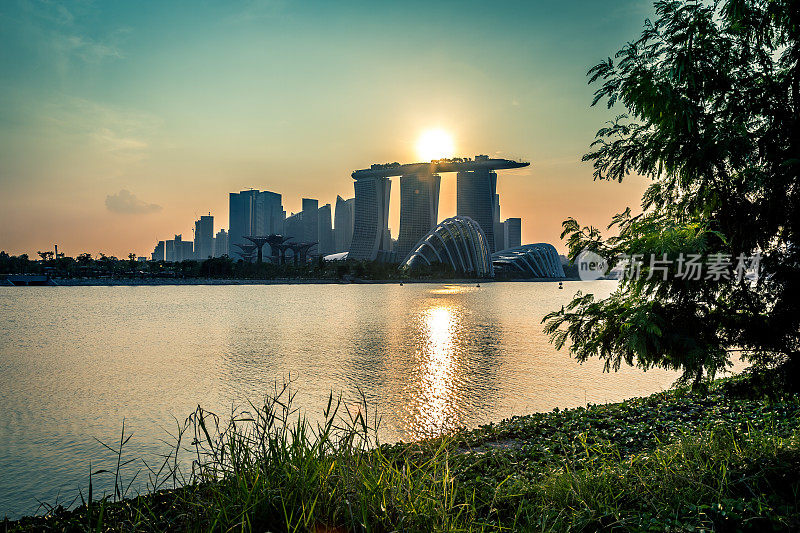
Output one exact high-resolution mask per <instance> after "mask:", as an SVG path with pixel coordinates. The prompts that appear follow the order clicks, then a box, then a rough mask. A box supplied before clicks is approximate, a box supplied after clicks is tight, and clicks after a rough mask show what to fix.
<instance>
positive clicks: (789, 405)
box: [5, 385, 800, 532]
mask: <svg viewBox="0 0 800 533" xmlns="http://www.w3.org/2000/svg"><path fill="white" fill-rule="evenodd" d="M712 396H713V395H712ZM648 402H655V403H657V404H658V405H659V406H660V407H661V408H663V413H664V414H663V417H665V418H669V417H672V419H671V422H670V420H667V421H665V427H667V428H671V429H670V430H669V431H665V432H662V433H658V434H644V431H643V430H642V427H645V426H642V427H640V426H636V425H635V424H634V422H635V419H636V416H639V415H642V416H645V415H646V414H647V413H648V412H649V411H652V410H653V407H652V405H654V404H650V403H648ZM709 402H711V403H709ZM714 402H717V403H714ZM294 403H295V402H294V393H293V392H292V391H291V390H290V388H289V387H288V385H283V386H282V387H277V388H276V389H275V390H274V391H273V394H271V395H269V396H268V397H267V398H266V399H265V400H264V401H263V402H261V403H259V404H258V405H255V404H250V405H248V406H247V408H246V409H242V410H238V411H234V412H232V413H230V414H228V415H227V416H225V417H222V416H219V415H217V414H215V413H211V412H208V411H206V410H204V409H202V408H200V407H198V409H197V410H196V411H195V412H194V413H192V415H191V416H189V417H188V418H187V419H186V420H185V421H183V422H181V423H180V424H177V425H176V432H175V434H174V435H173V436H172V438H173V439H174V440H173V447H172V451H171V452H169V453H167V454H166V455H164V456H163V457H162V461H161V463H160V464H159V465H158V467H157V468H155V467H150V466H147V467H146V468H144V469H143V472H144V476H143V478H146V486H147V490H146V491H144V493H143V494H141V495H138V494H137V495H135V496H133V497H130V494H129V492H130V490H131V487H132V486H133V484H134V481H135V480H136V479H137V478H136V477H135V476H133V477H132V479H128V480H123V476H122V474H121V469H122V468H123V467H124V466H125V464H126V461H130V460H129V459H125V457H124V446H125V444H126V443H127V441H128V439H129V438H130V436H129V435H127V436H126V434H125V430H124V426H123V431H122V433H121V436H120V439H119V441H118V442H117V443H115V445H114V446H109V447H108V448H109V449H110V450H111V451H113V452H114V453H115V457H116V465H115V468H116V471H115V472H114V471H113V468H112V470H111V472H112V473H113V474H114V479H115V482H114V490H113V494H111V495H107V496H104V497H102V498H99V499H97V498H96V497H95V495H94V494H93V489H92V483H91V476H90V483H89V492H88V494H87V495H86V499H85V500H83V501H82V502H81V505H79V506H78V507H77V508H75V509H73V510H67V509H63V508H50V509H47V512H46V514H45V516H39V517H29V518H25V519H22V520H20V521H17V522H6V523H5V529H6V530H7V531H34V530H35V531H40V530H50V531H176V530H187V531H314V532H322V531H326V532H333V531H337V532H338V531H359V532H360V531H404V532H405V531H407V532H412V531H596V530H604V529H614V530H620V531H671V530H672V531H683V530H686V531H689V530H693V531H703V530H705V531H745V530H751V531H763V530H786V531H791V530H797V529H800V511H798V509H799V507H798V503H799V502H800V432H799V431H800V420H798V418H800V417H798V413H800V403H799V402H798V399H797V398H795V397H791V398H784V399H783V400H781V401H780V402H770V401H766V400H764V399H763V398H762V399H731V398H728V397H727V396H726V395H725V393H723V392H719V393H718V394H717V396H713V398H712V400H708V398H700V397H697V398H695V397H692V396H690V395H687V394H686V393H685V391H684V392H682V391H672V392H670V393H666V394H661V395H654V396H653V397H650V398H649V399H643V400H642V401H640V402H638V403H637V402H636V401H633V402H631V403H627V404H626V403H623V404H618V405H617V406H592V407H590V408H587V409H579V410H568V411H561V412H553V413H549V414H543V415H535V416H532V417H527V418H524V419H514V420H510V421H506V422H504V423H502V424H500V425H498V426H492V427H484V428H481V429H479V430H477V431H473V432H464V431H462V432H456V433H454V434H452V435H445V436H442V437H439V438H435V439H430V440H426V441H422V442H416V443H400V444H394V445H383V444H382V443H381V442H379V440H378V429H379V426H380V420H379V418H378V417H377V415H376V413H375V412H374V411H372V410H370V409H369V406H368V404H367V402H366V401H365V400H364V398H363V397H362V398H361V402H360V403H359V404H357V405H355V406H352V405H351V404H349V403H345V402H343V401H342V399H341V397H336V396H334V395H333V394H331V395H330V396H329V398H328V402H327V405H326V406H325V408H324V410H323V417H322V419H321V421H320V422H318V423H312V422H310V421H309V420H308V419H307V418H306V417H304V416H303V414H302V413H301V412H300V411H299V410H298V409H296V408H295V406H294ZM697 406H702V407H703V412H713V413H718V414H719V416H716V415H715V416H714V417H713V418H707V419H703V418H700V417H699V416H698V415H696V414H692V413H695V411H692V410H691V409H693V408H696V407H697ZM720 406H721V407H722V408H720ZM687 412H688V413H690V414H691V416H687ZM698 412H699V410H698ZM637 413H638V414H637ZM634 415H635V416H634ZM673 422H674V423H673ZM626 425H628V426H631V425H632V426H631V427H633V429H632V430H631V431H628V432H627V433H626V432H625V431H623V429H625V427H626ZM650 426H651V427H655V426H654V425H653V424H650ZM565 428H566V429H565ZM597 428H601V429H602V431H600V432H598V431H596V429H597ZM631 439H634V440H635V442H630V441H631ZM498 444H502V446H500V445H498ZM101 472H102V471H96V472H93V475H97V474H100V473H101ZM81 497H82V498H83V495H82V496H81Z"/></svg>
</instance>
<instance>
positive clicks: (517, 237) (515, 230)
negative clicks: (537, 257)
mask: <svg viewBox="0 0 800 533" xmlns="http://www.w3.org/2000/svg"><path fill="white" fill-rule="evenodd" d="M503 224H505V226H506V232H508V242H507V243H506V248H516V247H517V246H522V219H521V218H507V219H506V221H505V222H504V223H503Z"/></svg>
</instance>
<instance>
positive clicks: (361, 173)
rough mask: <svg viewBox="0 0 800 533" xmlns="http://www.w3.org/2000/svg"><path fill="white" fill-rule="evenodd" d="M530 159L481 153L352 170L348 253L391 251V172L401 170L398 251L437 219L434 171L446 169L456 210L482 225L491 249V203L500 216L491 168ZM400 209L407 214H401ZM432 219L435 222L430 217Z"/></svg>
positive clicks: (370, 256)
mask: <svg viewBox="0 0 800 533" xmlns="http://www.w3.org/2000/svg"><path fill="white" fill-rule="evenodd" d="M529 164H530V163H527V162H523V161H511V160H509V159H491V158H489V157H488V156H485V155H479V156H476V157H475V158H474V159H470V158H466V159H465V158H460V157H459V158H452V159H438V160H434V161H431V162H430V163H412V164H407V165H401V164H399V163H387V164H375V165H372V166H370V168H368V169H363V170H356V171H355V172H353V174H352V177H353V179H354V180H355V193H356V194H355V196H356V198H355V200H356V201H355V221H354V230H353V240H352V243H351V245H350V255H349V257H350V258H351V259H360V260H363V259H367V260H374V259H380V258H388V257H391V253H390V248H391V238H390V237H389V233H388V231H389V229H388V228H389V226H388V217H389V192H390V187H391V184H390V182H389V179H388V178H389V177H390V176H401V178H400V219H401V220H400V232H399V239H398V243H397V248H398V252H400V254H402V253H403V251H404V250H406V249H408V248H409V247H410V246H413V244H411V243H413V242H414V238H415V237H419V236H420V235H424V231H427V230H423V229H422V228H426V227H427V228H430V227H431V226H432V225H433V224H435V222H436V216H437V215H438V195H439V183H440V182H439V176H438V175H439V174H441V173H444V172H456V173H457V175H456V180H457V181H456V188H457V192H456V197H457V198H456V203H457V206H456V208H457V209H456V210H457V214H458V215H463V216H467V217H469V218H471V219H472V220H473V221H474V222H476V223H477V224H478V225H480V227H481V229H482V231H483V232H484V235H485V238H486V242H487V245H488V247H489V251H490V252H492V251H495V249H496V245H495V242H494V234H495V229H494V225H495V221H496V220H495V219H496V216H495V206H497V222H499V199H498V197H497V173H496V172H495V171H496V170H501V169H510V168H520V167H525V166H528V165H529ZM404 178H406V179H404ZM404 183H407V186H405V187H404V185H403V184H404ZM404 193H406V194H404ZM404 213H409V215H408V216H405V217H404V216H403V214H404ZM414 214H415V215H414ZM431 219H432V220H433V222H430V221H431ZM400 254H396V255H398V256H399V255H400ZM398 258H399V257H398Z"/></svg>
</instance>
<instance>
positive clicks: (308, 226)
mask: <svg viewBox="0 0 800 533" xmlns="http://www.w3.org/2000/svg"><path fill="white" fill-rule="evenodd" d="M303 241H305V242H319V200H313V199H311V198H303ZM313 250H319V248H318V247H315V248H313Z"/></svg>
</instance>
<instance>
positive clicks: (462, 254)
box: [402, 215, 494, 277]
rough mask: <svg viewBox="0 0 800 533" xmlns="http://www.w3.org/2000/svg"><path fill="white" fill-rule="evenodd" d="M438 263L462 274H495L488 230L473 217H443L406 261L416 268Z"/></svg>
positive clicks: (406, 265) (481, 275) (403, 263)
mask: <svg viewBox="0 0 800 533" xmlns="http://www.w3.org/2000/svg"><path fill="white" fill-rule="evenodd" d="M436 263H441V264H445V265H449V266H450V267H452V268H453V270H455V271H456V272H460V273H462V274H466V273H470V274H475V275H477V276H479V277H492V276H494V270H493V268H492V261H491V252H490V251H489V243H488V242H487V240H486V234H485V233H484V231H483V230H482V229H481V227H480V225H479V224H478V223H477V222H475V221H474V220H472V219H471V218H469V217H463V216H458V215H457V216H454V217H451V218H448V219H445V220H443V221H442V222H441V223H440V224H438V225H437V226H436V227H435V228H433V230H431V231H430V232H429V233H428V234H427V235H426V236H425V237H424V238H423V239H422V240H420V241H419V242H418V243H417V244H416V246H414V248H413V250H412V251H411V252H410V253H409V254H408V256H406V257H405V259H404V260H403V262H402V265H403V266H405V267H407V268H412V269H413V268H419V267H421V266H429V265H433V264H436Z"/></svg>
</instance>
